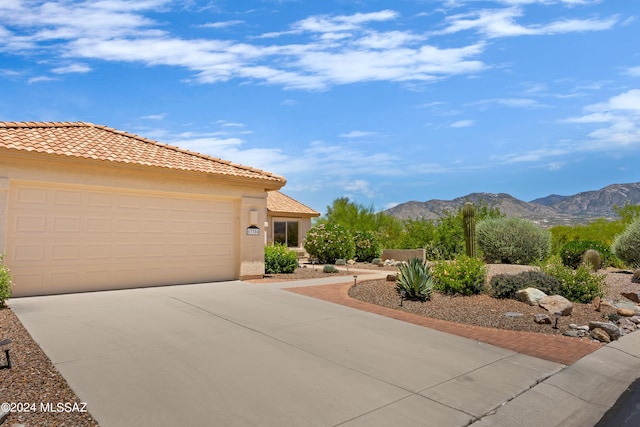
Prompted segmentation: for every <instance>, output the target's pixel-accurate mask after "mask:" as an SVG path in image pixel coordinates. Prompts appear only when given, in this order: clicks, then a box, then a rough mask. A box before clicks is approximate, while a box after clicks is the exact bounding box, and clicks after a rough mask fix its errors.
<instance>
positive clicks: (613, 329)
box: [589, 322, 620, 340]
mask: <svg viewBox="0 0 640 427" xmlns="http://www.w3.org/2000/svg"><path fill="white" fill-rule="evenodd" d="M589 329H590V330H591V332H593V330H594V329H602V330H603V331H605V332H606V333H607V334H608V335H609V338H611V339H612V340H617V339H618V338H620V328H619V327H618V326H617V325H614V324H613V323H611V322H589Z"/></svg>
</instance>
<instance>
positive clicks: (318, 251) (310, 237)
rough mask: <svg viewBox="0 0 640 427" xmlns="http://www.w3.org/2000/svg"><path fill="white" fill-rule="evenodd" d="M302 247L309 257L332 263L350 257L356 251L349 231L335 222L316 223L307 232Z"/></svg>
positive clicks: (324, 262)
mask: <svg viewBox="0 0 640 427" xmlns="http://www.w3.org/2000/svg"><path fill="white" fill-rule="evenodd" d="M304 249H305V250H306V251H307V253H308V254H309V256H310V257H312V258H316V259H317V260H318V261H319V262H320V263H322V264H333V263H335V262H336V260H337V259H340V258H342V259H351V258H353V257H354V255H355V253H356V245H355V243H354V241H353V236H352V235H351V233H350V232H349V231H348V230H347V229H346V228H344V227H343V226H341V225H339V224H335V223H331V222H328V223H324V224H319V225H316V226H315V227H313V228H311V230H309V231H308V232H307V236H306V238H305V242H304Z"/></svg>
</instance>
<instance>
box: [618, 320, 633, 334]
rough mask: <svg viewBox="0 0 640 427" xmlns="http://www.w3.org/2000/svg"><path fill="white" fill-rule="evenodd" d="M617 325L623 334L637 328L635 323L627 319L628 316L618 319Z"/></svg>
mask: <svg viewBox="0 0 640 427" xmlns="http://www.w3.org/2000/svg"><path fill="white" fill-rule="evenodd" d="M618 325H619V326H620V329H622V332H624V333H625V334H628V333H630V332H633V331H635V330H636V329H637V327H636V324H635V323H633V322H632V321H631V320H629V318H628V317H623V318H621V319H620V320H618Z"/></svg>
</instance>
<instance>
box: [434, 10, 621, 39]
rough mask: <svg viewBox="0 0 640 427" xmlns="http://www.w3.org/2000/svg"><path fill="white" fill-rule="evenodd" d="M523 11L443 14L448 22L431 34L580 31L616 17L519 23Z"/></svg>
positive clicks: (603, 26) (598, 28)
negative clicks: (545, 22)
mask: <svg viewBox="0 0 640 427" xmlns="http://www.w3.org/2000/svg"><path fill="white" fill-rule="evenodd" d="M523 15H524V11H523V10H522V9H521V8H519V7H509V8H505V9H483V10H478V11H474V12H470V13H463V14H458V15H453V16H449V17H447V18H446V21H447V23H448V25H447V26H446V27H445V28H444V29H443V30H440V31H437V32H435V33H434V34H437V35H441V34H452V33H457V32H460V31H471V30H473V31H477V32H479V33H481V34H484V35H485V36H486V37H489V38H497V37H515V36H527V35H528V36H534V35H552V34H562V33H571V32H583V31H601V30H607V29H610V28H612V27H613V26H614V25H615V24H616V22H617V21H618V18H617V17H611V18H608V19H566V20H558V21H553V22H550V23H547V24H532V25H528V26H525V25H521V24H518V23H517V22H516V19H517V18H520V17H522V16H523Z"/></svg>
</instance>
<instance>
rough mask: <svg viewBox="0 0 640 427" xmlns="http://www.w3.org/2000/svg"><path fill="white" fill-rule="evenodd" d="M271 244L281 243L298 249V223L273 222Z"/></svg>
mask: <svg viewBox="0 0 640 427" xmlns="http://www.w3.org/2000/svg"><path fill="white" fill-rule="evenodd" d="M273 243H283V244H285V245H287V246H288V247H290V248H291V247H293V248H297V247H298V221H274V222H273Z"/></svg>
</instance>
